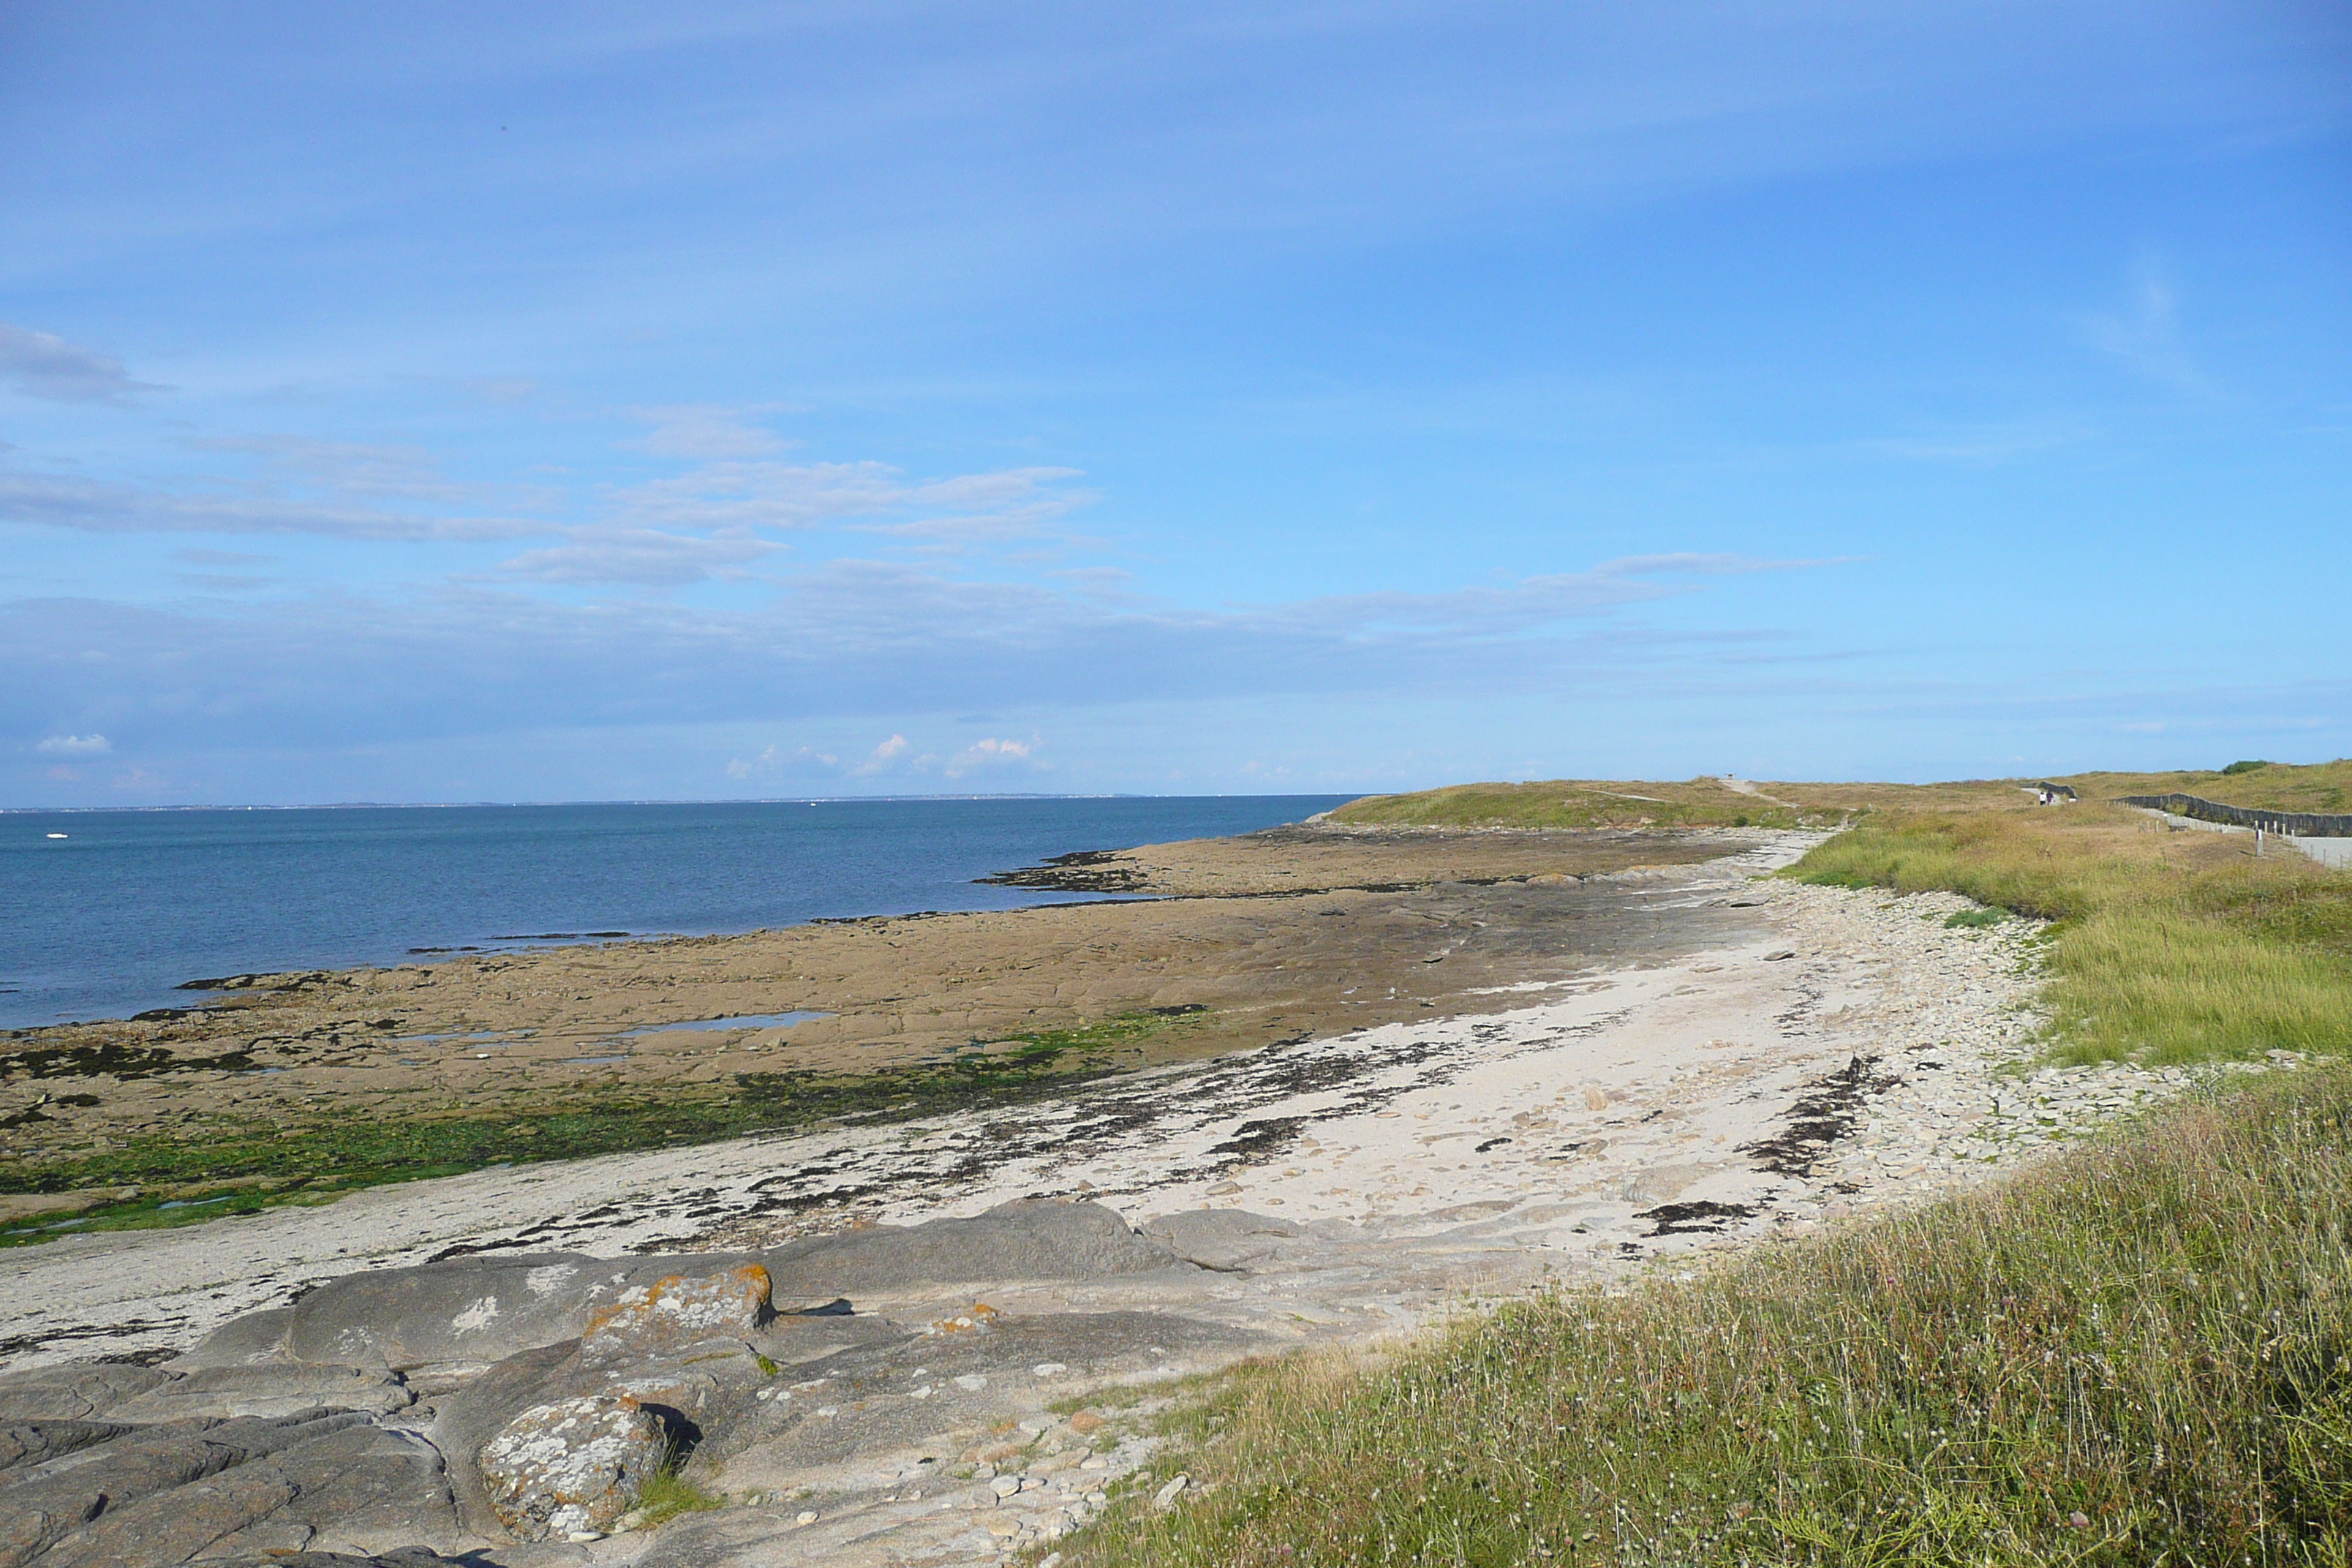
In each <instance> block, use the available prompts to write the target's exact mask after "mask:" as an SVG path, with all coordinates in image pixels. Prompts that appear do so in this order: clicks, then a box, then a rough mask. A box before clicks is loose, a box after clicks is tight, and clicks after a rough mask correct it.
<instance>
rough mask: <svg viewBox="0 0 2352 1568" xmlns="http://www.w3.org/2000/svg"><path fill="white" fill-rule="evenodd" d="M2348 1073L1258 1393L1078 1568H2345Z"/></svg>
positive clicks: (1255, 1378)
mask: <svg viewBox="0 0 2352 1568" xmlns="http://www.w3.org/2000/svg"><path fill="white" fill-rule="evenodd" d="M2347 1156H2352V1073H2347V1072H2345V1071H2344V1070H2343V1069H2340V1068H2328V1069H2325V1070H2324V1071H2320V1070H2315V1071H2313V1072H2309V1073H2305V1074H2297V1075H2294V1076H2293V1077H2291V1078H2284V1079H2273V1080H2271V1081H2269V1082H2267V1083H2265V1084H2263V1086H2262V1087H2261V1088H2259V1089H2254V1090H2252V1091H2248V1092H2242V1093H2238V1094H2233V1095H2231V1096H2230V1097H2229V1098H2228V1099H2226V1100H2221V1101H2219V1102H2214V1103H2193V1104H2186V1105H2180V1106H2177V1107H2175V1108H2174V1109H2172V1110H2169V1111H2168V1112H2165V1113H2163V1114H2162V1115H2161V1116H2159V1117H2158V1119H2157V1120H2155V1121H2152V1122H2150V1123H2149V1124H2147V1126H2145V1127H2144V1128H2142V1129H2139V1130H2137V1131H2129V1132H2126V1133H2124V1134H2121V1135H2116V1136H2111V1137H2109V1138H2108V1139H2106V1140H2105V1141H2104V1142H2099V1143H2097V1144H2095V1145H2093V1146H2088V1147H2085V1148H2083V1149H2080V1150H2077V1151H2075V1152H2072V1153H2070V1154H2068V1155H2066V1156H2063V1157H2062V1158H2060V1159H2058V1160H2056V1161H2053V1163H2050V1164H2048V1165H2046V1166H2044V1167H2042V1169H2041V1170H2039V1171H2038V1172H2036V1173H2033V1174H2032V1175H2030V1176H2028V1177H2026V1178H2024V1179H2022V1180H2020V1181H2018V1182H2015V1183H2013V1184H2011V1185H2010V1186H2008V1187H2007V1188H2005V1189H2003V1190H2001V1191H2000V1192H1998V1193H1994V1194H1979V1195H1975V1196H1970V1197H1964V1198H1957V1199H1952V1200H1948V1201H1946V1202H1943V1203H1940V1204H1937V1205H1933V1206H1930V1207H1928V1208H1926V1209H1924V1210H1920V1211H1917V1212H1914V1213H1911V1214H1907V1215H1896V1216H1893V1217H1889V1218H1885V1219H1882V1220H1878V1221H1875V1222H1874V1223H1871V1224H1869V1225H1866V1226H1857V1227H1854V1228H1852V1229H1849V1230H1845V1231H1843V1232H1837V1233H1832V1234H1831V1235H1829V1236H1827V1237H1817V1238H1811V1239H1807V1240H1801V1241H1795V1242H1786V1243H1781V1244H1779V1245H1775V1246H1770V1247H1766V1248H1764V1249H1762V1250H1759V1251H1755V1252H1751V1253H1748V1254H1747V1255H1745V1256H1743V1257H1740V1258H1736V1259H1734V1260H1732V1261H1729V1262H1727V1263H1725V1264H1722V1265H1720V1266H1718V1267H1717V1268H1714V1269H1712V1270H1711V1271H1709V1272H1706V1273H1705V1274H1703V1275H1702V1276H1701V1277H1700V1278H1698V1279H1696V1280H1691V1281H1687V1282H1671V1281H1661V1280H1654V1281H1652V1282H1650V1283H1648V1284H1646V1285H1644V1286H1643V1287H1641V1288H1639V1289H1634V1290H1633V1291H1632V1292H1631V1293H1629V1294H1625V1295H1622V1296H1616V1297H1611V1296H1604V1295H1601V1294H1597V1293H1591V1292H1580V1293H1574V1294H1564V1295H1559V1296H1554V1297H1551V1298H1549V1299H1546V1300H1538V1301H1535V1302H1532V1303H1529V1304H1526V1305H1520V1306H1514V1307H1509V1308H1506V1309H1503V1310H1499V1311H1496V1312H1495V1313H1493V1314H1491V1315H1487V1316H1485V1317H1481V1318H1478V1319H1475V1320H1474V1321H1469V1322H1467V1323H1465V1325H1463V1326H1461V1327H1459V1328H1458V1329H1456V1330H1455V1331H1454V1332H1452V1333H1450V1334H1448V1335H1446V1336H1444V1338H1443V1339H1442V1340H1440V1341H1439V1342H1435V1343H1433V1344H1431V1345H1428V1346H1426V1347H1424V1348H1423V1349H1420V1350H1418V1351H1414V1352H1409V1353H1406V1354H1404V1355H1402V1357H1401V1358H1399V1359H1397V1360H1396V1361H1394V1362H1392V1363H1390V1364H1388V1365H1387V1366H1385V1367H1381V1368H1378V1369H1375V1370H1369V1371H1367V1370H1364V1369H1363V1368H1362V1367H1360V1366H1358V1365H1354V1364H1350V1363H1345V1362H1343V1361H1341V1360H1339V1358H1336V1357H1323V1358H1296V1359H1292V1360H1288V1361H1283V1362H1276V1363H1266V1364H1263V1365H1259V1366H1256V1367H1254V1368H1252V1369H1250V1370H1249V1371H1248V1372H1247V1373H1245V1374H1244V1375H1242V1376H1240V1377H1237V1378H1235V1379H1233V1380H1231V1381H1230V1382H1229V1383H1227V1384H1225V1385H1224V1386H1223V1390H1222V1392H1221V1393H1220V1394H1218V1395H1217V1396H1216V1397H1214V1398H1213V1399H1212V1400H1211V1401H1209V1402H1208V1403H1206V1404H1204V1405H1201V1406H1200V1407H1199V1408H1197V1409H1196V1410H1194V1411H1193V1412H1192V1415H1190V1417H1189V1420H1188V1426H1187V1427H1186V1428H1185V1431H1184V1433H1183V1436H1184V1438H1185V1440H1186V1441H1187V1442H1188V1443H1189V1444H1190V1445H1191V1451H1190V1452H1189V1453H1184V1454H1181V1456H1180V1457H1181V1462H1182V1463H1183V1464H1185V1465H1186V1467H1187V1468H1189V1469H1190V1470H1191V1471H1192V1475H1193V1477H1194V1479H1195V1481H1196V1482H1197V1483H1200V1486H1199V1488H1198V1490H1199V1492H1200V1495H1199V1498H1198V1500H1197V1501H1194V1502H1192V1504H1190V1505H1189V1506H1185V1507H1182V1508H1180V1509H1178V1510H1174V1511H1171V1512H1168V1513H1160V1512H1156V1511H1153V1510H1149V1509H1147V1508H1144V1507H1142V1506H1139V1505H1130V1506H1129V1507H1128V1508H1126V1509H1124V1510H1120V1511H1118V1512H1115V1513H1114V1514H1113V1515H1112V1516H1111V1518H1110V1519H1109V1520H1108V1521H1106V1522H1105V1524H1104V1525H1103V1526H1102V1527H1100V1528H1099V1529H1097V1531H1092V1532H1089V1533H1088V1534H1087V1535H1086V1536H1084V1537H1081V1538H1079V1540H1078V1541H1077V1542H1076V1543H1070V1542H1066V1543H1065V1552H1066V1557H1067V1559H1068V1561H1069V1562H1070V1563H1071V1564H1072V1568H1113V1565H1124V1564H1145V1563H1150V1564H1155V1565H1170V1568H1173V1565H1189V1564H1198V1565H1200V1568H1209V1565H1212V1564H1213V1565H1215V1568H1277V1565H1278V1568H1310V1565H1314V1568H1324V1565H1328V1568H1340V1565H1349V1568H1354V1565H1357V1564H1373V1563H1379V1564H1400V1565H1401V1564H1415V1565H1431V1568H1435V1565H1440V1564H1443V1565H1447V1568H1487V1565H1494V1568H1501V1565H1504V1564H1514V1565H1517V1564H1528V1565H1533V1564H1564V1563H1595V1564H1598V1563H1612V1564H1627V1563H1642V1564H1664V1563H1691V1564H1701V1563H1722V1564H1743V1563H1809V1564H1838V1565H1855V1568H1861V1565H1870V1568H1877V1565H1882V1564H1885V1565H1892V1564H1898V1563H1900V1564H1930V1563H1934V1564H1946V1563H1948V1564H1954V1565H1958V1564H1986V1565H1992V1564H2001V1565H2010V1564H2015V1565H2019V1568H2027V1565H2042V1564H2048V1565H2052V1568H2055V1565H2058V1564H2117V1565H2120V1564H2157V1563H2174V1564H2182V1565H2187V1564H2203V1563H2210V1564H2215V1565H2220V1564H2225V1563H2227V1564H2241V1563H2251V1564H2322V1563H2325V1564H2331V1565H2340V1564H2343V1563H2347V1562H2352V1250H2347V1246H2348V1245H2352V1158H2348V1157H2347Z"/></svg>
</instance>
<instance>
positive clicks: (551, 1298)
mask: <svg viewBox="0 0 2352 1568" xmlns="http://www.w3.org/2000/svg"><path fill="white" fill-rule="evenodd" d="M758 1262H759V1259H758V1258H755V1257H751V1256H750V1255H748V1254H743V1253H714V1254H709V1255H707V1256H689V1257H674V1258H662V1257H654V1258H590V1257H587V1256H586V1255H584V1254H582V1253H576V1252H526V1253H516V1254H511V1255H505V1254H487V1255H478V1256H475V1257H471V1258H451V1259H449V1260H448V1261H446V1262H443V1263H426V1264H422V1265H419V1266H418V1267H416V1268H386V1269H381V1270H377V1271H374V1272H371V1273H365V1274H347V1275H345V1276H344V1277H343V1278H341V1279H336V1280H332V1281H331V1282H329V1283H328V1284H325V1285H322V1286H320V1288H319V1289H316V1290H313V1291H312V1292H310V1294H309V1295H307V1296H305V1297H303V1298H302V1300H300V1301H299V1302H297V1303H296V1304H295V1306H294V1308H293V1316H292V1317H291V1319H290V1320H289V1321H288V1324H287V1327H286V1331H285V1334H284V1339H283V1342H282V1344H283V1350H282V1353H283V1354H284V1355H285V1356H288V1357H290V1358H291V1359H293V1360H296V1361H305V1362H321V1363H339V1364H342V1365H347V1366H371V1365H373V1366H388V1367H394V1368H397V1369H400V1370H403V1371H405V1370H409V1369H411V1368H415V1367H420V1366H435V1365H441V1366H446V1365H452V1364H459V1365H473V1366H488V1365H489V1364H491V1363H496V1362H501V1361H504V1360H506V1359H507V1357H509V1356H510V1355H514V1354H516V1353H518V1352H521V1351H527V1350H534V1349H536V1348H538V1347H539V1346H541V1345H551V1344H556V1343H560V1342H562V1341H565V1340H572V1339H577V1338H579V1337H580V1335H581V1334H582V1333H583V1331H586V1329H587V1328H588V1327H589V1325H590V1324H591V1323H592V1322H593V1321H596V1319H597V1318H598V1317H599V1315H600V1314H603V1313H604V1312H606V1311H607V1310H610V1309H612V1308H614V1307H615V1306H617V1305H619V1304H620V1303H621V1302H622V1300H623V1299H624V1298H632V1297H633V1293H636V1292H643V1291H646V1290H647V1289H651V1288H653V1287H656V1286H658V1285H660V1284H661V1283H662V1282H663V1281H665V1280H668V1279H702V1278H705V1277H708V1276H712V1275H721V1274H726V1273H728V1272H729V1271H730V1270H733V1269H740V1268H743V1267H744V1266H746V1265H756V1264H757V1263H758ZM683 1304H684V1303H683V1302H677V1303H675V1305H678V1306H682V1305H683ZM223 1332H224V1333H226V1330H224V1331H223ZM220 1337H221V1336H220V1335H215V1339H219V1338H220ZM211 1344H212V1341H207V1342H205V1347H209V1346H210V1345H211Z"/></svg>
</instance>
